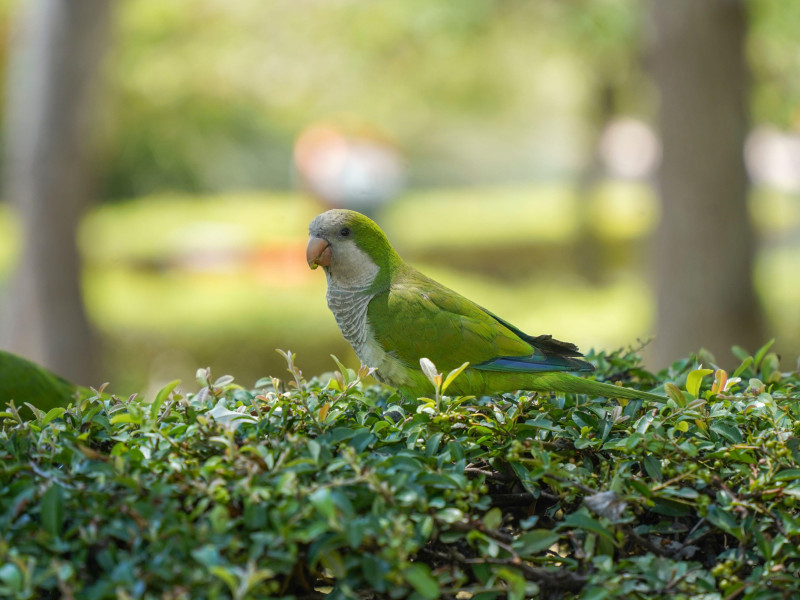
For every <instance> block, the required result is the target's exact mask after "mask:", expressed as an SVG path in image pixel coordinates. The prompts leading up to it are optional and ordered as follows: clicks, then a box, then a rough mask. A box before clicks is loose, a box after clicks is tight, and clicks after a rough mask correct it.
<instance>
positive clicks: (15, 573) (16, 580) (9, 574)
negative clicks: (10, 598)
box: [0, 563, 24, 592]
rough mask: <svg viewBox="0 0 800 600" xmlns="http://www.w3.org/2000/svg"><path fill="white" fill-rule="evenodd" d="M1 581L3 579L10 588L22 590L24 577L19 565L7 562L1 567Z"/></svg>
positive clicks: (16, 590)
mask: <svg viewBox="0 0 800 600" xmlns="http://www.w3.org/2000/svg"><path fill="white" fill-rule="evenodd" d="M0 581H2V582H3V583H4V584H5V585H6V587H7V588H8V589H10V590H13V591H15V592H20V591H22V585H23V582H24V578H23V576H22V573H20V570H19V567H18V566H17V565H15V564H12V563H6V564H4V565H3V566H2V567H0Z"/></svg>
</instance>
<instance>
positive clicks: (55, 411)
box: [42, 406, 67, 427]
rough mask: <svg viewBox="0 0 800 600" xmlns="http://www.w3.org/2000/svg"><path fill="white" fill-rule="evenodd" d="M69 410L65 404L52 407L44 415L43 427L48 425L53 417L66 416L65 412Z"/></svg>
mask: <svg viewBox="0 0 800 600" xmlns="http://www.w3.org/2000/svg"><path fill="white" fill-rule="evenodd" d="M65 412H67V409H66V408H64V407H63V406H56V407H55V408H51V409H50V410H49V411H48V412H47V414H46V415H45V416H44V417H42V427H44V426H45V425H47V424H48V423H49V422H50V421H52V420H53V419H58V418H59V417H62V416H64V413H65Z"/></svg>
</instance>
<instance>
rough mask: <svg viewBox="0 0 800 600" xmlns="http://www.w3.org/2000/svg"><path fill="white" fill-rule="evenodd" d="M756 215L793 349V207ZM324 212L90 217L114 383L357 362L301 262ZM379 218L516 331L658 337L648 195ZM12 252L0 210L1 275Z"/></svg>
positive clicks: (108, 372) (421, 260)
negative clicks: (583, 269) (585, 258)
mask: <svg viewBox="0 0 800 600" xmlns="http://www.w3.org/2000/svg"><path fill="white" fill-rule="evenodd" d="M752 209H753V214H754V219H755V221H756V223H757V224H758V227H759V230H760V231H761V232H762V235H763V237H764V238H765V239H766V240H768V241H770V242H771V243H770V244H765V245H764V249H763V251H762V252H761V253H760V255H759V259H758V266H757V280H758V285H759V290H760V292H761V295H762V297H763V299H764V303H765V307H766V310H767V313H768V315H769V318H770V322H771V325H772V329H773V330H774V331H778V332H780V338H781V339H780V340H779V342H782V347H783V348H784V351H785V352H786V351H790V349H791V348H792V344H796V342H797V340H800V316H798V315H800V312H798V311H797V309H796V307H797V306H800V284H798V282H797V277H796V273H797V265H798V251H797V246H796V244H795V245H792V244H791V243H790V242H791V236H792V232H796V231H797V229H798V226H800V210H798V209H797V203H796V200H794V199H792V198H787V197H785V196H782V195H780V194H775V193H771V192H759V193H758V194H754V196H753V206H752ZM321 210H322V208H321V207H320V206H319V205H317V204H315V203H314V202H313V201H311V200H309V199H307V198H305V197H302V196H300V195H292V194H272V193H249V194H235V195H224V196H209V197H193V196H184V195H159V196H155V197H147V198H140V199H136V200H131V201H128V202H124V203H116V204H105V205H102V206H99V207H97V208H95V209H94V210H92V211H91V212H90V214H88V215H87V217H86V218H85V220H84V223H83V225H82V227H81V230H80V238H79V242H80V246H81V249H82V252H83V254H84V256H85V259H86V270H85V290H86V302H87V307H88V310H89V313H90V315H91V318H92V321H93V322H94V324H95V326H96V327H97V329H98V330H99V331H100V333H101V334H102V335H101V337H102V339H103V340H104V343H103V346H104V369H105V378H106V379H109V380H111V381H112V382H113V389H114V390H115V391H117V392H119V393H128V392H130V391H134V390H142V389H143V388H144V386H145V385H148V383H149V385H153V386H155V385H160V384H161V383H162V382H163V381H165V380H171V379H174V378H176V377H180V378H182V379H184V380H187V379H188V380H191V379H192V377H193V374H194V370H195V369H196V368H197V367H201V366H208V365H211V366H212V367H213V369H214V373H215V374H217V375H221V374H222V373H223V372H225V373H231V374H233V375H234V376H236V377H237V379H239V380H240V381H241V382H242V383H243V384H244V385H250V384H252V383H253V382H254V381H255V379H257V378H258V377H260V376H263V375H264V374H266V373H270V374H279V373H281V372H282V371H283V370H284V362H283V359H282V358H281V357H279V356H278V355H277V354H276V353H275V352H274V349H275V348H283V349H287V348H288V349H291V350H293V351H295V352H297V353H298V357H299V364H300V366H301V367H302V368H304V369H305V371H306V373H307V374H308V375H311V374H315V373H318V372H321V371H324V370H330V369H332V368H333V367H334V365H333V361H332V360H331V359H330V357H329V354H331V353H334V354H336V355H337V356H339V357H340V358H343V359H344V360H345V361H346V362H348V363H349V364H351V365H353V366H355V365H356V364H357V363H356V360H355V357H354V355H353V354H352V351H350V349H349V347H348V346H347V344H346V343H345V342H344V341H343V340H342V338H341V335H340V334H339V332H338V330H337V329H336V325H335V322H334V320H333V317H332V316H331V314H330V313H329V311H328V309H327V306H326V304H325V299H324V295H325V281H324V279H325V278H324V276H323V275H322V273H320V272H316V271H315V272H312V271H310V270H309V269H308V267H307V265H306V264H305V258H304V247H305V243H306V231H307V226H308V222H309V221H310V219H311V218H312V217H313V216H314V215H315V214H316V213H318V212H319V211H321ZM378 219H379V221H380V222H381V223H382V224H383V225H384V226H385V229H386V231H387V233H388V235H389V237H390V239H392V241H393V242H394V243H395V245H396V246H397V248H398V249H399V251H400V252H401V254H403V255H404V256H405V257H406V259H407V260H409V262H411V263H412V264H414V265H415V266H417V267H419V268H420V269H421V270H423V271H424V272H426V273H427V274H429V275H431V276H432V277H434V278H436V279H438V280H439V281H441V282H442V283H444V284H445V285H447V286H449V287H451V288H453V289H455V290H457V291H459V292H460V293H462V294H464V295H465V296H467V297H469V298H471V299H473V300H474V301H476V302H478V303H479V304H481V305H483V306H486V307H487V308H489V309H490V310H492V311H494V312H496V313H498V314H500V315H502V316H503V317H504V318H506V319H508V320H509V321H510V322H512V323H514V324H515V325H517V326H518V327H520V328H521V329H523V330H525V331H529V332H531V333H533V334H540V333H550V334H553V335H554V336H556V337H560V338H562V339H566V340H570V341H574V342H576V343H578V344H579V345H580V347H581V348H582V349H583V350H588V349H589V348H590V347H598V348H615V347H617V346H621V345H629V344H635V343H636V340H637V338H643V337H647V336H648V335H650V334H651V332H652V328H653V321H654V298H653V296H652V292H651V290H650V287H649V281H648V275H647V271H646V268H647V260H646V258H647V252H646V240H647V237H648V235H649V234H650V233H651V231H652V229H653V227H654V226H655V223H656V220H657V205H656V202H655V201H654V199H653V197H652V193H651V192H650V190H649V189H648V188H646V187H643V186H635V185H631V184H608V185H603V186H601V187H599V188H598V191H597V193H595V194H594V195H593V196H592V197H591V198H590V199H589V200H587V201H585V202H581V201H580V198H579V197H578V195H577V193H576V191H575V190H574V189H572V188H570V187H569V186H566V185H561V186H558V185H541V186H528V187H502V188H493V189H466V190H433V191H427V192H424V193H423V192H417V193H413V194H409V195H408V196H407V197H404V198H402V199H400V200H399V201H397V202H396V203H394V204H392V205H391V206H389V207H387V208H386V210H385V211H384V212H383V213H382V214H380V215H379V217H378ZM586 227H588V228H590V230H591V231H592V232H593V235H594V236H596V237H597V239H598V240H600V241H599V244H600V245H599V249H600V250H601V251H602V252H600V253H601V254H603V255H607V256H606V258H608V257H611V258H609V259H608V260H606V261H605V262H603V261H601V262H600V267H601V268H602V269H604V270H605V273H604V275H603V276H602V277H600V278H597V279H594V280H592V281H589V280H587V279H586V278H585V277H584V276H583V275H582V274H581V273H580V264H579V263H578V262H576V255H578V254H579V253H580V252H581V251H582V250H581V246H580V244H581V242H582V239H581V238H582V236H584V235H585V234H586V231H587V229H586ZM582 228H583V229H582ZM784 238H787V239H784ZM787 240H788V241H787ZM17 243H18V237H17V233H16V228H15V227H14V226H13V223H12V219H11V217H10V214H9V212H8V210H7V208H5V207H3V206H0V281H2V280H4V279H6V278H7V275H8V272H9V270H10V266H11V263H12V261H13V256H14V253H15V246H16V244H17ZM609 249H611V250H609ZM794 347H795V348H796V346H794ZM795 354H796V352H795Z"/></svg>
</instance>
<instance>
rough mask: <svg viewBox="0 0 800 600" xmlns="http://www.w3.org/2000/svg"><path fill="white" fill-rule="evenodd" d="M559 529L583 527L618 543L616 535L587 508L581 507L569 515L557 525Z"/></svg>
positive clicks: (613, 542)
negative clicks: (587, 510)
mask: <svg viewBox="0 0 800 600" xmlns="http://www.w3.org/2000/svg"><path fill="white" fill-rule="evenodd" d="M557 528H558V529H566V528H576V529H583V530H585V531H590V532H592V533H596V534H597V535H599V536H600V537H602V538H605V539H606V540H608V541H609V542H611V543H612V544H614V545H616V540H615V539H614V535H613V534H612V533H611V532H610V531H609V530H608V528H607V527H605V526H604V525H603V524H602V523H600V521H598V520H597V519H595V518H594V517H592V516H591V515H590V514H589V513H588V512H586V510H585V509H583V508H581V509H579V510H578V511H576V512H574V513H572V514H570V515H567V518H565V519H564V521H563V522H562V523H561V524H560V525H559V526H558V527H557Z"/></svg>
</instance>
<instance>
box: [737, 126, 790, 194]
mask: <svg viewBox="0 0 800 600" xmlns="http://www.w3.org/2000/svg"><path fill="white" fill-rule="evenodd" d="M744 156H745V164H746V165H747V172H748V173H749V174H750V179H751V180H752V181H753V183H754V184H756V185H769V186H773V187H776V188H780V189H782V190H785V191H788V192H797V191H800V135H797V134H796V133H785V132H782V131H779V130H777V129H775V128H774V127H769V126H759V127H756V128H755V129H754V130H753V131H752V132H751V133H750V135H749V136H748V138H747V142H746V143H745V150H744Z"/></svg>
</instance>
